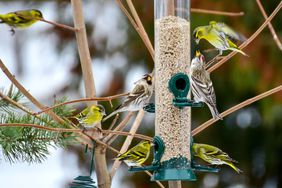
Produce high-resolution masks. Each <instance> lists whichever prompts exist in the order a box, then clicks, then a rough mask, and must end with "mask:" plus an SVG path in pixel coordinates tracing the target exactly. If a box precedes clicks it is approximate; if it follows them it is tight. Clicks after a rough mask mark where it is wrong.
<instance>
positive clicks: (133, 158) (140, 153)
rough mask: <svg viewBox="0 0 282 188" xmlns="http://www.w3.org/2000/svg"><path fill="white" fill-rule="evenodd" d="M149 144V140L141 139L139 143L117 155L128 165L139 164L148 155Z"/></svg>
mask: <svg viewBox="0 0 282 188" xmlns="http://www.w3.org/2000/svg"><path fill="white" fill-rule="evenodd" d="M150 147H151V144H150V142H149V141H141V142H140V143H139V144H137V145H136V146H134V147H133V148H131V149H129V150H128V151H126V152H125V153H123V154H120V155H118V156H117V159H118V160H120V161H124V162H125V163H126V164H128V165H129V166H141V165H142V164H143V163H144V162H145V161H146V160H147V159H148V157H149V155H150Z"/></svg>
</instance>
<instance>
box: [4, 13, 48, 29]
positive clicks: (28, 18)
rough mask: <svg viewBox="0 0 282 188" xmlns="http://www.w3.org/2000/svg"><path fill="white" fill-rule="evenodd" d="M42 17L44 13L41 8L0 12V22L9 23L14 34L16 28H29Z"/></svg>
mask: <svg viewBox="0 0 282 188" xmlns="http://www.w3.org/2000/svg"><path fill="white" fill-rule="evenodd" d="M42 18H43V15H42V13H41V12H40V11H39V10H36V9H31V10H20V11H16V12H10V13H7V14H0V20H1V21H0V23H5V24H7V25H9V26H10V27H11V32H12V34H14V33H15V30H14V29H15V28H27V27H29V26H31V25H32V24H34V23H35V22H37V21H38V20H41V19H42Z"/></svg>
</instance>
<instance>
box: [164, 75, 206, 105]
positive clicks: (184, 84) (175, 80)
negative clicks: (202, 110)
mask: <svg viewBox="0 0 282 188" xmlns="http://www.w3.org/2000/svg"><path fill="white" fill-rule="evenodd" d="M168 88H169V90H170V91H171V92H172V93H173V95H174V99H173V101H172V102H173V105H174V106H176V107H178V108H184V107H187V106H191V107H203V103H201V102H200V103H197V102H194V101H192V100H190V99H187V95H188V92H189V90H190V80H189V77H188V76H187V74H184V73H177V74H175V75H173V76H172V77H171V79H170V80H169V82H168Z"/></svg>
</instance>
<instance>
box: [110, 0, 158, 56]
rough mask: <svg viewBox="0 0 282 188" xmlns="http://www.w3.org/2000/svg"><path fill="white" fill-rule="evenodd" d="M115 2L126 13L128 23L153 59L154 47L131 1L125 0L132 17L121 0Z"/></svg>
mask: <svg viewBox="0 0 282 188" xmlns="http://www.w3.org/2000/svg"><path fill="white" fill-rule="evenodd" d="M116 3H117V4H118V6H119V7H120V9H121V10H122V11H123V12H124V14H125V15H126V17H127V18H128V19H129V21H130V23H131V24H132V26H133V27H134V29H135V30H136V32H137V33H138V34H139V36H140V38H141V39H142V41H143V42H144V44H145V46H146V48H147V49H148V50H149V53H150V55H151V57H152V58H153V60H154V54H155V52H154V48H153V45H152V43H151V41H150V39H149V37H148V34H147V32H146V31H145V29H144V26H143V24H142V22H141V20H140V18H139V16H138V13H137V11H136V9H135V7H134V5H133V3H132V2H131V0H127V4H128V7H129V9H130V12H131V14H132V15H133V17H132V16H131V14H130V13H129V12H128V11H127V9H126V8H125V6H124V5H123V4H122V1H121V0H116Z"/></svg>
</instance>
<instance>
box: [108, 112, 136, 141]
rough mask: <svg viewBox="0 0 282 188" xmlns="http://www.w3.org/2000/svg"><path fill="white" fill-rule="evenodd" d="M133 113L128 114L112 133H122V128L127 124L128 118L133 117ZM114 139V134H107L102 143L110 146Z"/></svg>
mask: <svg viewBox="0 0 282 188" xmlns="http://www.w3.org/2000/svg"><path fill="white" fill-rule="evenodd" d="M133 114H134V112H129V113H128V114H127V116H126V117H125V118H124V119H123V120H122V121H121V122H120V124H119V125H118V126H117V127H116V128H115V129H114V131H122V130H123V129H124V127H125V126H126V125H127V123H128V122H129V120H130V118H131V117H132V116H133ZM115 139H116V137H115V135H114V134H109V135H108V136H106V137H105V138H104V139H103V141H104V142H106V143H108V144H109V145H111V143H112V142H113V141H114V140H115Z"/></svg>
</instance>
